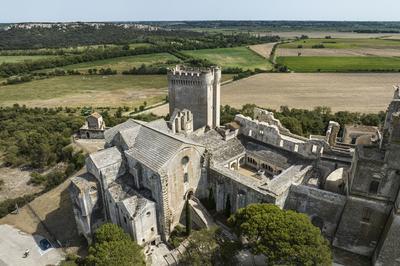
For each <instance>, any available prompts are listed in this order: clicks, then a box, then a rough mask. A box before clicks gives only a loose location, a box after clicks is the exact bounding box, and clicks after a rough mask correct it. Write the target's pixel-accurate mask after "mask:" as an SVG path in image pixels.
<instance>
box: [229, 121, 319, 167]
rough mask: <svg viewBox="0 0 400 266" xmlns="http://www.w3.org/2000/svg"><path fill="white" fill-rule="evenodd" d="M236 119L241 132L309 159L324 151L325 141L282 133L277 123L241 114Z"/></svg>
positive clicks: (315, 157)
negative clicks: (261, 120)
mask: <svg viewBox="0 0 400 266" xmlns="http://www.w3.org/2000/svg"><path fill="white" fill-rule="evenodd" d="M235 121H236V122H237V123H239V124H240V126H241V127H240V131H239V133H240V134H243V135H245V136H247V137H250V138H253V139H256V140H258V141H261V142H264V143H267V144H269V145H272V146H274V147H278V148H280V149H283V150H286V151H290V152H293V153H297V154H299V155H301V156H303V157H305V158H307V159H317V158H319V156H320V154H321V153H322V152H323V146H324V143H323V141H320V140H315V139H313V140H309V139H306V138H303V137H300V136H296V135H293V134H281V132H280V131H279V127H278V126H276V125H271V124H269V123H266V122H260V121H258V120H253V119H251V118H250V117H245V116H243V115H240V114H239V115H236V117H235Z"/></svg>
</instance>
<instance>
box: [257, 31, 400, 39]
mask: <svg viewBox="0 0 400 266" xmlns="http://www.w3.org/2000/svg"><path fill="white" fill-rule="evenodd" d="M257 34H262V35H278V36H280V37H281V38H284V39H293V38H295V37H300V36H301V35H307V36H308V37H309V38H325V36H331V37H332V38H357V39H370V38H399V39H400V34H388V33H356V32H337V31H309V30H304V31H301V30H299V31H268V32H260V33H257Z"/></svg>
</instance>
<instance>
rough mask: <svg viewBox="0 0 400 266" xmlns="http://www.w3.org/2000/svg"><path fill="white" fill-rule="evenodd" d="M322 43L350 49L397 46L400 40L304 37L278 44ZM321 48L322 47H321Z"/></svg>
mask: <svg viewBox="0 0 400 266" xmlns="http://www.w3.org/2000/svg"><path fill="white" fill-rule="evenodd" d="M317 44H323V45H324V46H325V48H332V49H351V48H382V49H383V48H392V49H395V48H399V49H400V41H396V40H383V39H353V38H335V39H305V40H297V41H294V42H291V43H285V44H281V45H279V47H281V48H297V47H298V46H299V45H302V46H303V48H312V46H313V45H317ZM322 49H323V48H322Z"/></svg>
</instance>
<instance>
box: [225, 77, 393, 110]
mask: <svg viewBox="0 0 400 266" xmlns="http://www.w3.org/2000/svg"><path fill="white" fill-rule="evenodd" d="M399 80H400V74H394V73H386V74H381V73H379V74H378V73H369V74H338V73H335V74H333V73H332V74H331V73H320V74H311V73H310V74H300V73H292V74H278V73H275V74H273V73H268V74H259V75H256V76H253V77H250V78H247V79H243V80H239V81H237V82H233V83H230V84H228V85H225V86H223V87H222V90H221V98H222V99H221V101H222V104H229V105H231V106H235V107H240V106H242V105H243V104H246V103H254V104H257V105H259V106H262V107H265V108H273V109H279V108H280V106H282V105H287V106H289V107H294V108H305V109H312V108H313V107H315V106H329V107H331V108H332V110H333V111H341V110H346V111H353V112H365V113H376V112H379V111H385V110H386V108H387V105H388V104H389V102H390V99H391V98H392V96H393V87H392V85H394V84H397V83H398V82H399Z"/></svg>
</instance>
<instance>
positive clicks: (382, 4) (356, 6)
mask: <svg viewBox="0 0 400 266" xmlns="http://www.w3.org/2000/svg"><path fill="white" fill-rule="evenodd" d="M0 3H1V5H0V22H1V23H9V22H38V21H49V22H67V21H149V20H336V21H366V20H368V21H398V20H399V18H400V16H399V13H398V11H399V10H400V1H399V0H240V1H238V0H197V1H193V0H186V1H184V0H140V1H139V0H12V1H8V0H0Z"/></svg>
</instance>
